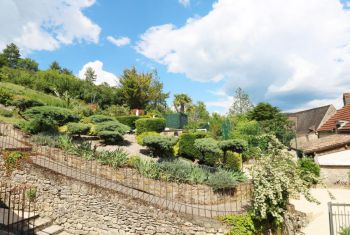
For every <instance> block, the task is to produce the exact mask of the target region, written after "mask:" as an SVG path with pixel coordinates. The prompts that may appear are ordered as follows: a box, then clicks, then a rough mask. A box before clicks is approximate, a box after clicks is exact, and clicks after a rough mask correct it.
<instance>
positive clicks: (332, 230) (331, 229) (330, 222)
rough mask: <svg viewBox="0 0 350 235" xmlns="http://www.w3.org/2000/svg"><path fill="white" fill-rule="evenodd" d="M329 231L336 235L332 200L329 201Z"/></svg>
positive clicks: (331, 234)
mask: <svg viewBox="0 0 350 235" xmlns="http://www.w3.org/2000/svg"><path fill="white" fill-rule="evenodd" d="M328 216H329V232H330V235H334V228H333V211H332V202H328Z"/></svg>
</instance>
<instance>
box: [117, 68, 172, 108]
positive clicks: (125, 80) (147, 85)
mask: <svg viewBox="0 0 350 235" xmlns="http://www.w3.org/2000/svg"><path fill="white" fill-rule="evenodd" d="M119 82H120V87H119V88H120V95H121V98H122V100H123V102H124V103H126V104H127V105H128V106H129V107H130V108H131V109H136V108H137V109H145V108H146V107H147V106H148V105H151V106H152V105H153V106H157V105H158V104H165V99H166V98H168V96H169V94H168V93H163V84H162V83H161V82H160V81H159V80H158V78H157V76H156V74H155V73H154V72H151V73H138V72H137V71H136V68H135V67H133V68H132V69H125V70H124V72H123V75H122V76H121V77H120V80H119Z"/></svg>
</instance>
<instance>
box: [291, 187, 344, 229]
mask: <svg viewBox="0 0 350 235" xmlns="http://www.w3.org/2000/svg"><path fill="white" fill-rule="evenodd" d="M329 192H331V193H332V195H333V196H334V197H335V199H334V200H332V199H331V198H330V196H329V193H328V190H327V189H323V188H318V189H312V190H311V193H312V195H313V196H314V197H315V198H316V199H317V200H318V201H319V202H320V203H321V204H319V205H317V204H315V203H310V202H308V201H307V200H306V199H305V198H301V199H300V200H292V204H294V205H295V209H296V210H298V211H301V212H304V213H306V214H307V218H308V220H309V223H308V225H307V226H306V227H305V228H304V229H303V232H304V233H305V234H306V235H316V234H317V235H329V218H328V205H327V203H328V202H330V201H332V202H333V203H348V204H350V189H329Z"/></svg>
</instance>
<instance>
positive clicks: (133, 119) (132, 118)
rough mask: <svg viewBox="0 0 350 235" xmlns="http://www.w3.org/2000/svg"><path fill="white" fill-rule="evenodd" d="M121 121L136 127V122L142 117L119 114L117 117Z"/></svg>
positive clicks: (133, 127)
mask: <svg viewBox="0 0 350 235" xmlns="http://www.w3.org/2000/svg"><path fill="white" fill-rule="evenodd" d="M115 119H116V120H118V121H119V122H120V123H123V124H124V125H127V126H129V127H130V128H132V129H135V122H136V120H138V119H140V117H139V116H118V117H116V118H115Z"/></svg>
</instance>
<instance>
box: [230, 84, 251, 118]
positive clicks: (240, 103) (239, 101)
mask: <svg viewBox="0 0 350 235" xmlns="http://www.w3.org/2000/svg"><path fill="white" fill-rule="evenodd" d="M253 107H254V106H253V104H252V102H251V101H250V99H249V96H248V94H246V93H245V92H244V91H243V89H242V88H240V87H238V88H237V90H236V95H235V97H234V99H233V104H232V106H231V108H230V111H229V112H230V114H244V113H247V112H249V111H251V110H252V108H253Z"/></svg>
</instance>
